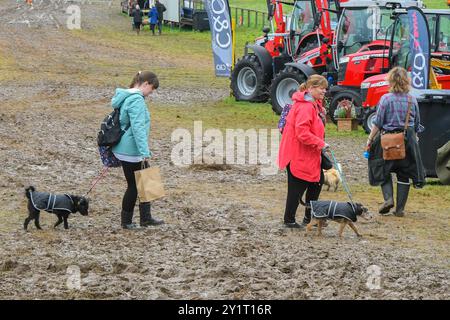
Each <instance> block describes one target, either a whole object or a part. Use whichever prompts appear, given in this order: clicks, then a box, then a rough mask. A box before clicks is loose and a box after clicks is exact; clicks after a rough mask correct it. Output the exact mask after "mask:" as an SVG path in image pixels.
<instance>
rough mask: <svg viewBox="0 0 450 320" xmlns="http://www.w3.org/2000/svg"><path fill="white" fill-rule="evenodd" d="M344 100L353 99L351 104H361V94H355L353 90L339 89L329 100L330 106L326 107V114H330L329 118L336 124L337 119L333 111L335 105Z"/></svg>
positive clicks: (356, 105) (335, 107) (357, 105)
mask: <svg viewBox="0 0 450 320" xmlns="http://www.w3.org/2000/svg"><path fill="white" fill-rule="evenodd" d="M345 100H350V101H353V105H354V106H355V107H359V106H361V104H362V102H361V96H360V95H359V94H357V93H356V92H354V91H351V90H346V91H340V92H339V93H337V94H336V95H335V96H334V97H333V98H332V99H331V102H330V107H329V108H328V115H329V116H330V118H331V120H332V121H333V122H334V124H337V120H336V119H335V118H334V112H335V111H336V109H337V107H338V106H339V103H341V102H342V101H345Z"/></svg>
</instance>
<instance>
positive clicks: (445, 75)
mask: <svg viewBox="0 0 450 320" xmlns="http://www.w3.org/2000/svg"><path fill="white" fill-rule="evenodd" d="M422 11H423V13H424V15H425V17H426V19H427V22H428V28H429V31H430V44H431V48H430V49H431V50H430V51H431V63H430V65H431V68H430V81H429V88H430V89H436V90H442V89H450V10H428V9H423V10H422ZM404 30H409V22H408V16H407V14H406V12H405V11H404V10H403V11H397V12H396V20H395V23H394V27H393V32H392V36H391V42H392V43H393V45H392V46H391V48H390V50H389V55H388V61H387V63H386V65H385V67H386V68H385V70H386V71H387V70H389V69H391V68H393V67H395V66H401V67H404V68H405V69H407V70H408V71H409V70H411V59H410V58H411V57H410V55H411V54H410V51H411V50H410V47H409V33H408V32H404ZM386 77H387V75H386V73H383V74H379V75H376V76H373V77H370V78H367V79H366V80H365V81H364V82H362V84H361V95H362V100H363V102H362V107H363V110H364V120H363V126H364V129H365V130H366V132H367V133H369V132H370V130H371V129H372V126H373V121H374V119H375V114H376V106H377V104H378V101H379V100H380V98H381V96H383V95H384V94H385V93H387V92H388V91H389V87H388V83H387V80H386Z"/></svg>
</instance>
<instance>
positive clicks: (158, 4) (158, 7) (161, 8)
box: [155, 0, 167, 35]
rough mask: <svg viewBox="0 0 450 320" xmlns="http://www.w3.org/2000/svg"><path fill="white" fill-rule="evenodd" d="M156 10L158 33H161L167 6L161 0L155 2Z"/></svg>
mask: <svg viewBox="0 0 450 320" xmlns="http://www.w3.org/2000/svg"><path fill="white" fill-rule="evenodd" d="M155 7H156V10H158V33H159V35H161V29H162V23H163V20H164V18H163V12H164V11H166V10H167V9H166V6H165V5H163V4H162V3H161V2H159V0H156V2H155Z"/></svg>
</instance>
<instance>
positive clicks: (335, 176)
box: [323, 169, 341, 192]
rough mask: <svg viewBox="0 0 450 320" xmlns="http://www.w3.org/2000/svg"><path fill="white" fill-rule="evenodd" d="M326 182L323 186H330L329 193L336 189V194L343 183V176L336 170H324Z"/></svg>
mask: <svg viewBox="0 0 450 320" xmlns="http://www.w3.org/2000/svg"><path fill="white" fill-rule="evenodd" d="M323 176H324V181H323V184H324V185H326V186H328V188H327V191H330V187H331V188H334V190H333V191H334V192H336V190H337V188H338V186H339V183H340V182H341V176H340V175H339V171H337V170H336V169H330V170H323Z"/></svg>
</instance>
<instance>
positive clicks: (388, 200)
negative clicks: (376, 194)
mask: <svg viewBox="0 0 450 320" xmlns="http://www.w3.org/2000/svg"><path fill="white" fill-rule="evenodd" d="M381 191H382V192H383V198H384V203H383V204H382V205H381V206H380V208H379V209H378V213H380V214H388V213H389V210H391V209H392V208H393V207H394V187H393V185H392V179H391V178H390V179H389V181H387V182H386V183H384V184H382V185H381Z"/></svg>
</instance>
